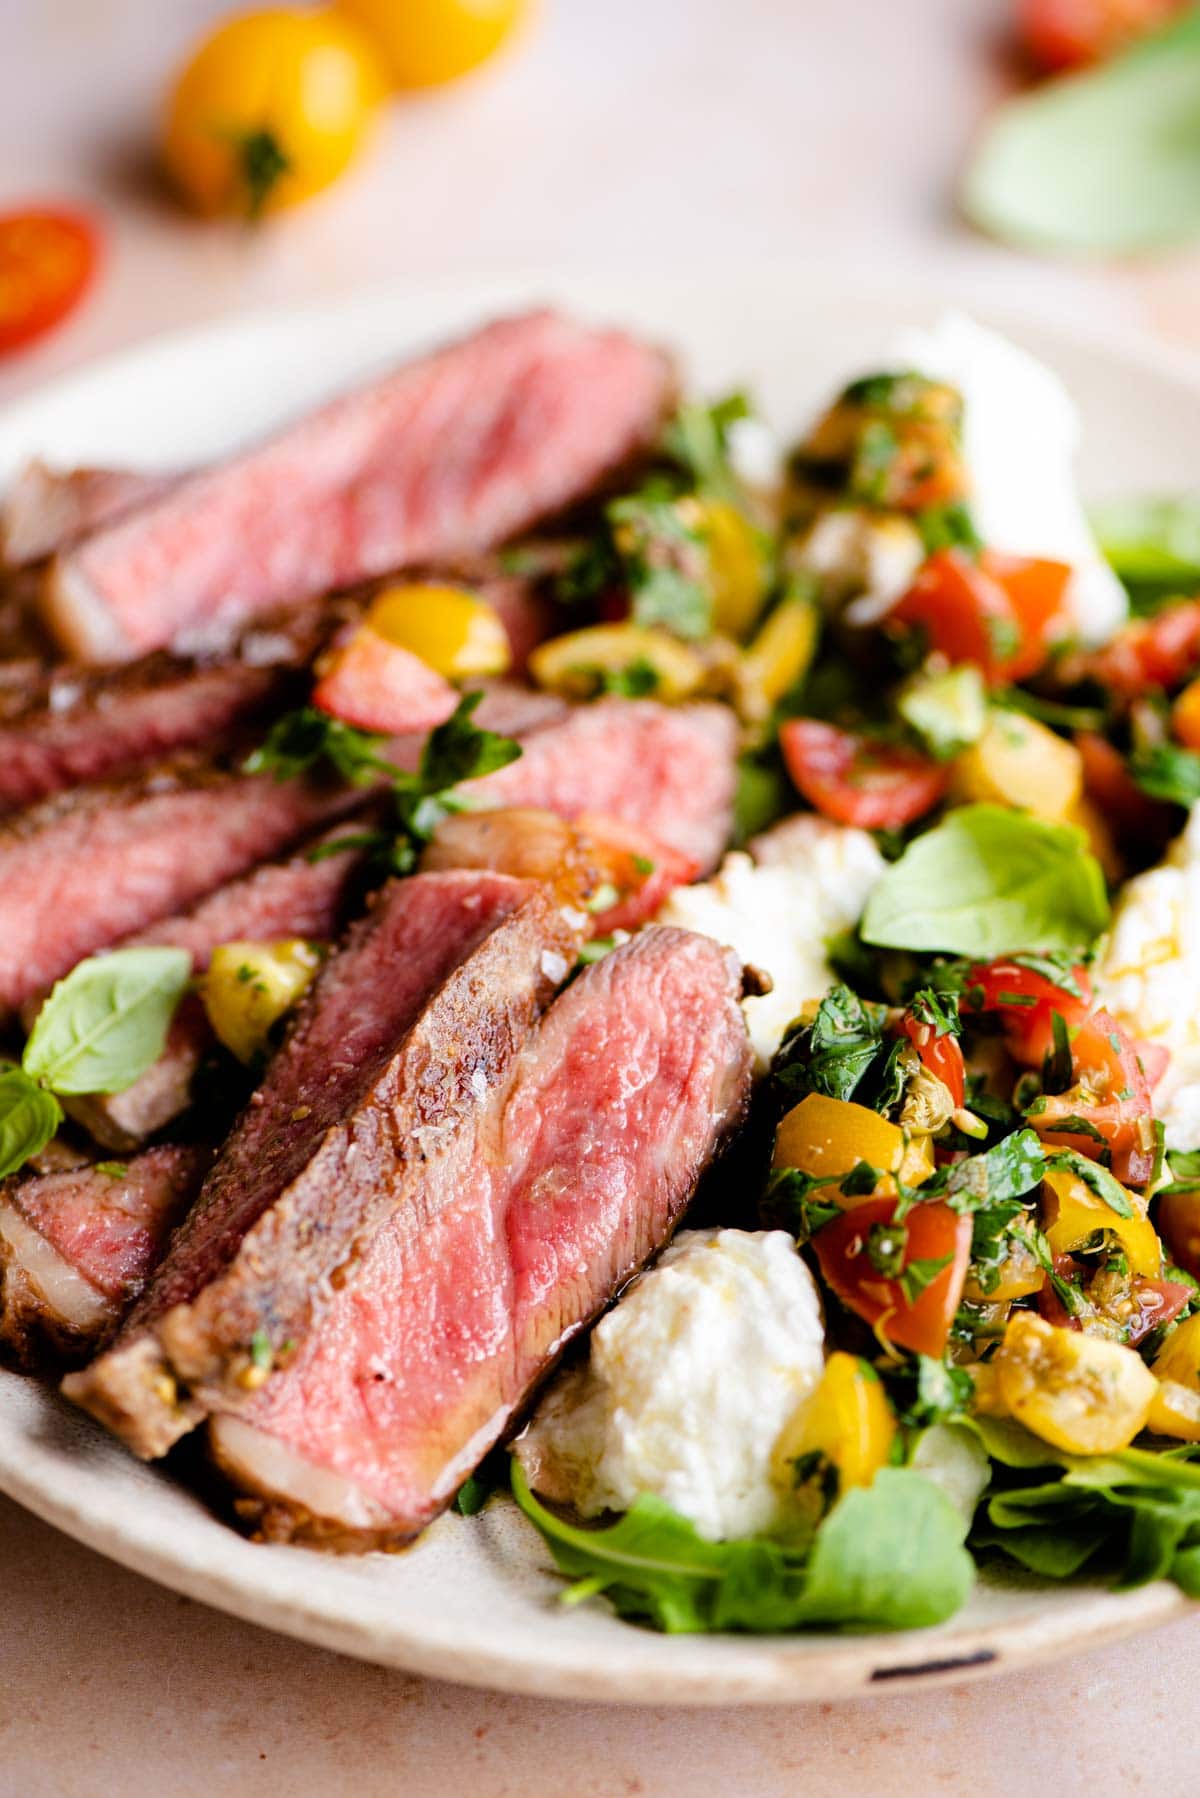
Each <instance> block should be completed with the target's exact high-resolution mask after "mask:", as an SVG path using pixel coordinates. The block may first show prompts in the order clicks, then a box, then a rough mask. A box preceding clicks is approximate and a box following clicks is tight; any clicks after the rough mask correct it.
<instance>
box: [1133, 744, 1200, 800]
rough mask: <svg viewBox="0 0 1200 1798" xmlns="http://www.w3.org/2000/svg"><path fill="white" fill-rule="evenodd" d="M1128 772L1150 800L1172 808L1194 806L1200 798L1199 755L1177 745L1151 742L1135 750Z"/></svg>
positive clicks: (1192, 750)
mask: <svg viewBox="0 0 1200 1798" xmlns="http://www.w3.org/2000/svg"><path fill="white" fill-rule="evenodd" d="M1129 772H1130V773H1131V774H1132V775H1133V778H1134V780H1136V781H1137V784H1138V786H1139V787H1140V788H1141V789H1142V792H1143V793H1148V794H1149V795H1150V798H1151V799H1165V800H1167V801H1168V802H1169V803H1170V804H1172V805H1188V806H1191V805H1194V804H1195V803H1196V801H1197V799H1200V755H1197V754H1196V752H1195V750H1194V749H1184V748H1182V747H1181V745H1180V744H1178V743H1152V744H1150V745H1148V746H1147V747H1146V748H1145V749H1135V750H1134V752H1133V754H1132V755H1131V756H1130V758H1129Z"/></svg>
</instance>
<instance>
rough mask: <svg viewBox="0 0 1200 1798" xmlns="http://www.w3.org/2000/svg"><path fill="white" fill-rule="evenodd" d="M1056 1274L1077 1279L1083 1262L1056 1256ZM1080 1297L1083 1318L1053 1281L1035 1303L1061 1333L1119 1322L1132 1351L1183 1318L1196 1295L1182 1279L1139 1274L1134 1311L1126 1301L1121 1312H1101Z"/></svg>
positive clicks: (1133, 1297) (1132, 1295)
mask: <svg viewBox="0 0 1200 1798" xmlns="http://www.w3.org/2000/svg"><path fill="white" fill-rule="evenodd" d="M1054 1271H1055V1273H1056V1274H1058V1275H1059V1276H1060V1277H1061V1278H1063V1279H1066V1280H1074V1278H1075V1276H1077V1275H1078V1274H1079V1273H1080V1272H1081V1271H1082V1263H1081V1262H1079V1261H1077V1260H1076V1259H1075V1257H1074V1256H1073V1255H1056V1256H1055V1258H1054ZM1080 1296H1081V1298H1082V1299H1083V1304H1084V1307H1085V1311H1084V1315H1083V1316H1082V1317H1077V1316H1075V1314H1074V1313H1073V1312H1070V1311H1068V1310H1067V1308H1066V1306H1065V1305H1064V1304H1063V1302H1062V1300H1061V1299H1060V1298H1059V1296H1058V1293H1057V1292H1056V1291H1055V1290H1054V1286H1053V1285H1052V1283H1051V1282H1050V1281H1049V1280H1047V1282H1046V1284H1045V1285H1044V1286H1043V1287H1042V1289H1041V1291H1040V1292H1039V1293H1038V1295H1037V1298H1036V1300H1035V1303H1036V1305H1037V1308H1038V1311H1039V1312H1040V1313H1041V1315H1042V1316H1043V1317H1044V1318H1045V1320H1046V1322H1047V1323H1048V1324H1057V1325H1058V1327H1059V1329H1061V1330H1079V1329H1082V1328H1083V1327H1084V1325H1085V1324H1086V1322H1087V1320H1088V1317H1100V1318H1104V1319H1105V1320H1106V1321H1107V1322H1109V1323H1110V1324H1111V1323H1112V1322H1114V1321H1118V1320H1119V1321H1120V1323H1121V1324H1122V1325H1123V1326H1124V1329H1125V1331H1127V1332H1128V1334H1127V1335H1126V1336H1125V1340H1126V1341H1127V1342H1128V1344H1129V1346H1130V1347H1131V1348H1136V1346H1137V1344H1138V1343H1139V1342H1141V1341H1142V1340H1143V1338H1144V1337H1146V1336H1148V1335H1149V1334H1150V1332H1151V1330H1157V1329H1158V1328H1159V1327H1160V1325H1162V1324H1169V1323H1172V1322H1173V1321H1174V1319H1175V1318H1177V1317H1178V1316H1179V1313H1180V1312H1181V1311H1182V1310H1183V1309H1184V1307H1185V1305H1186V1304H1187V1302H1188V1300H1189V1299H1190V1298H1191V1296H1192V1289H1191V1287H1190V1286H1185V1285H1183V1283H1182V1281H1180V1280H1157V1279H1155V1280H1152V1279H1150V1278H1149V1277H1148V1276H1146V1275H1139V1276H1138V1277H1137V1278H1136V1279H1135V1280H1133V1281H1132V1283H1131V1285H1130V1289H1129V1294H1128V1299H1129V1300H1130V1301H1131V1302H1132V1309H1127V1308H1126V1301H1125V1300H1124V1299H1122V1302H1121V1309H1120V1311H1119V1312H1118V1313H1116V1314H1115V1315H1114V1313H1113V1312H1112V1311H1109V1312H1107V1313H1106V1312H1104V1311H1103V1310H1100V1311H1097V1309H1096V1308H1095V1307H1094V1306H1092V1305H1090V1304H1089V1303H1088V1301H1087V1299H1086V1297H1084V1295H1082V1294H1081V1295H1080Z"/></svg>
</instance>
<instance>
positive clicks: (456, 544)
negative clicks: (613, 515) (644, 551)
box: [44, 312, 674, 661]
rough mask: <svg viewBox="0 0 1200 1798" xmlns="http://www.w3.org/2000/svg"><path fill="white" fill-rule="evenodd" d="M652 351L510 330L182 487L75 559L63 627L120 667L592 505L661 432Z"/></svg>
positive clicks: (76, 646)
mask: <svg viewBox="0 0 1200 1798" xmlns="http://www.w3.org/2000/svg"><path fill="white" fill-rule="evenodd" d="M673 391H674V378H673V374H672V370H671V366H670V364H669V362H668V361H667V359H666V358H665V357H664V356H663V355H662V354H661V353H660V352H659V351H658V350H656V349H652V348H650V347H648V346H646V345H644V344H641V343H638V342H636V341H635V340H634V339H632V338H630V337H627V336H625V335H623V334H622V333H620V332H616V331H598V330H592V329H589V328H587V327H585V326H583V325H579V324H576V323H574V322H573V321H571V320H568V319H565V318H559V317H556V316H555V315H554V314H552V313H549V312H535V313H530V314H526V315H524V316H522V317H518V318H510V319H502V320H500V321H499V322H497V323H495V324H492V325H489V326H487V327H486V328H485V329H484V330H481V331H477V332H476V333H475V334H474V335H472V336H471V337H468V338H466V339H465V340H463V341H461V342H459V343H455V344H451V345H450V346H449V347H447V348H445V349H442V350H440V351H438V352H436V353H435V354H433V355H430V356H426V357H423V358H421V359H419V360H417V361H415V362H412V363H409V364H407V365H406V366H405V367H403V368H400V369H398V370H397V371H396V372H394V373H393V374H391V375H388V376H386V377H384V378H383V379H382V380H378V381H375V382H374V383H372V384H371V385H369V386H367V387H364V388H361V389H360V390H358V391H357V392H354V393H351V394H348V395H345V396H344V397H342V398H340V399H337V400H334V401H333V402H332V403H331V404H330V405H327V406H324V407H323V408H321V410H319V411H318V412H315V413H313V414H311V415H310V416H309V417H307V418H305V419H302V420H301V421H300V422H298V423H297V424H294V425H292V426H291V427H290V428H288V429H286V430H284V431H282V432H280V433H279V434H278V435H276V436H275V437H273V438H271V439H270V440H269V441H268V442H266V443H264V444H260V445H258V446H257V447H255V448H253V449H250V450H248V451H245V452H244V453H242V454H241V455H238V456H235V457H233V458H232V459H231V460H229V461H227V462H225V463H223V464H221V465H220V466H218V467H216V468H214V469H211V470H209V471H207V472H203V473H200V474H196V475H192V476H190V477H188V478H186V479H184V480H182V481H181V482H180V483H179V484H178V486H176V487H175V488H174V489H172V490H171V491H170V492H168V493H167V494H166V495H165V496H164V497H163V498H161V499H159V500H158V501H157V502H154V503H152V504H150V505H147V506H142V507H140V508H139V509H138V510H137V511H136V512H134V513H133V514H132V515H131V516H130V517H129V518H127V519H125V520H123V521H118V522H117V523H116V524H114V525H112V526H111V527H109V528H108V529H105V530H100V531H98V532H96V533H94V534H93V535H92V536H90V537H87V538H85V539H84V541H83V542H82V543H81V544H80V545H79V546H78V548H76V549H74V550H70V551H68V552H67V554H66V555H64V556H62V557H60V558H59V559H58V561H57V563H56V564H55V567H54V569H53V572H52V574H51V576H50V578H49V580H48V581H47V583H46V586H45V590H44V607H45V612H46V619H47V623H48V625H49V626H50V629H51V631H52V634H53V635H54V636H55V638H56V639H57V641H58V642H59V643H60V644H61V645H62V647H63V649H64V650H65V651H66V652H67V653H68V654H72V655H75V656H78V657H79V659H81V660H84V661H119V660H124V659H127V658H129V657H131V656H135V655H137V654H139V653H142V652H144V651H146V650H149V649H156V648H161V647H163V646H165V645H166V644H168V643H177V642H179V641H180V640H181V639H184V638H185V637H186V636H187V634H188V633H190V632H193V631H195V630H197V629H200V630H206V629H209V628H211V626H212V624H213V623H214V621H225V622H228V621H229V620H232V619H235V618H237V619H240V618H249V617H252V616H254V615H255V614H257V613H260V612H263V611H266V610H270V609H272V608H274V607H276V606H278V605H280V604H292V603H296V602H299V601H301V600H304V599H307V598H311V597H314V596H316V595H319V594H323V593H329V592H332V591H334V590H335V589H337V588H341V587H348V586H351V585H352V584H353V583H355V582H356V581H361V580H365V579H369V578H371V577H372V576H375V575H380V574H385V573H387V572H388V571H389V570H395V569H398V568H405V567H411V566H413V565H414V564H416V563H419V562H426V563H439V562H446V561H450V560H453V559H455V558H458V557H462V556H469V555H473V554H476V553H478V552H480V551H482V550H486V549H488V548H490V547H492V546H493V545H495V544H498V543H501V542H503V541H504V540H505V539H506V538H508V537H511V536H512V535H513V534H514V533H516V532H518V531H523V530H525V529H527V528H528V527H529V526H530V525H531V524H533V523H535V522H536V521H537V520H538V519H540V518H543V517H546V516H548V515H550V514H552V513H554V512H557V511H559V510H561V509H562V508H564V507H566V506H567V505H569V504H571V503H572V502H573V501H575V500H577V499H579V498H580V497H581V496H582V495H584V494H585V493H587V492H588V491H589V490H590V489H592V488H593V487H595V486H596V485H597V484H598V483H599V482H601V481H603V480H604V479H605V478H607V477H608V476H610V475H612V474H613V473H614V471H615V470H616V469H618V468H619V467H620V466H621V464H623V463H625V462H627V461H628V460H629V459H630V458H631V457H633V456H635V455H637V454H638V453H639V452H641V451H643V450H644V449H646V448H647V447H648V446H649V445H650V443H651V442H652V441H653V439H654V438H655V436H656V435H657V432H658V429H659V426H660V424H661V421H662V418H663V416H664V413H665V411H666V409H667V407H668V406H669V404H670V401H671V399H672V397H673Z"/></svg>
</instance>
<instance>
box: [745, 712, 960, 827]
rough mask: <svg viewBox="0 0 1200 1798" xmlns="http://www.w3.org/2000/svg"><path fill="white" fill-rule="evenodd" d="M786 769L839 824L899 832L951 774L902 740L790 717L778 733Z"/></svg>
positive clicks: (931, 802)
mask: <svg viewBox="0 0 1200 1798" xmlns="http://www.w3.org/2000/svg"><path fill="white" fill-rule="evenodd" d="M779 746H780V749H781V750H782V751H783V759H784V762H785V763H786V765H787V771H788V773H789V774H790V775H791V777H792V781H793V782H794V784H795V786H796V787H797V788H798V790H799V791H800V792H801V793H803V795H804V797H805V798H806V799H807V800H808V802H809V804H810V805H811V806H814V807H815V808H816V810H817V811H819V812H821V813H822V814H823V815H824V816H825V817H826V818H833V819H835V820H836V822H837V823H839V824H856V825H858V826H859V827H860V828H861V829H863V830H897V829H899V828H900V827H901V826H902V825H905V824H911V823H913V821H914V820H915V819H917V818H920V817H923V816H924V814H925V813H926V812H927V811H930V810H932V808H933V807H934V806H935V805H936V804H937V803H938V801H939V799H941V798H942V797H943V795H944V794H945V791H946V787H947V784H948V781H949V773H948V771H947V770H946V769H945V768H942V767H939V765H938V764H937V763H936V762H933V761H930V760H929V758H928V756H924V755H920V754H918V752H917V751H916V750H915V749H908V748H906V747H905V746H904V745H903V744H898V743H888V742H885V741H883V740H882V739H880V738H875V737H868V736H862V735H860V734H858V733H857V732H855V731H848V730H839V729H838V727H837V726H836V725H834V724H822V723H821V722H820V721H819V720H818V719H816V718H793V719H792V720H791V721H790V722H789V723H787V724H785V725H784V726H783V727H782V729H781V730H780V732H779Z"/></svg>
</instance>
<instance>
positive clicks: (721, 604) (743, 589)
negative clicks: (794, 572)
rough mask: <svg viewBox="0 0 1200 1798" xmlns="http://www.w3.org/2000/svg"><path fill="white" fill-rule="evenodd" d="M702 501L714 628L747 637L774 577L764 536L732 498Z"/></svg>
mask: <svg viewBox="0 0 1200 1798" xmlns="http://www.w3.org/2000/svg"><path fill="white" fill-rule="evenodd" d="M698 503H699V505H700V510H701V523H700V529H701V531H702V532H703V535H704V540H705V543H706V544H707V546H708V568H709V579H710V582H711V591H712V605H713V620H712V621H713V629H714V630H716V631H720V632H721V633H722V634H723V635H725V636H727V637H738V638H741V637H745V636H747V635H748V634H749V632H750V631H751V630H752V629H753V627H754V621H755V619H756V618H757V617H758V614H759V613H760V612H761V611H762V606H763V600H764V599H765V598H766V593H767V584H768V582H769V580H770V576H771V568H770V563H769V561H768V559H767V556H766V554H765V552H764V549H763V539H762V536H761V535H760V533H759V532H758V531H756V530H755V528H754V526H753V525H752V524H751V522H750V520H749V519H748V518H747V517H746V514H745V513H744V512H742V511H739V509H738V507H737V506H735V505H731V504H730V502H729V501H728V500H723V499H702V500H700V501H699V502H698Z"/></svg>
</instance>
